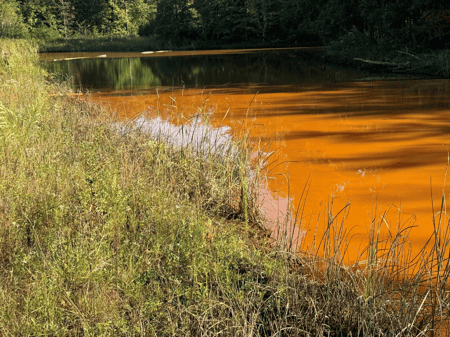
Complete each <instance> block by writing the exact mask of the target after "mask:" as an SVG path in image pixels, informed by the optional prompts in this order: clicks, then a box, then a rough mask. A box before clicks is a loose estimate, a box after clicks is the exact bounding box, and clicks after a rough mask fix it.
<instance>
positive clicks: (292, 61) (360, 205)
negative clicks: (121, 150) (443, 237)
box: [52, 49, 450, 259]
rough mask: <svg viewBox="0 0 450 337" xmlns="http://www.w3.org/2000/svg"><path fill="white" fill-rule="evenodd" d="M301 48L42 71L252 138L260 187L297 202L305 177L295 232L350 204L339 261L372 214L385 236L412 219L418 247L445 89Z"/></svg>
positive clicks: (124, 108)
mask: <svg viewBox="0 0 450 337" xmlns="http://www.w3.org/2000/svg"><path fill="white" fill-rule="evenodd" d="M311 52H313V51H311V50H308V53H306V54H303V51H302V50H299V49H295V50H276V51H259V52H251V51H246V52H239V51H236V52H235V53H233V52H230V51H227V52H223V53H222V52H221V53H217V54H210V55H195V54H191V55H183V56H181V55H176V56H173V55H172V56H157V57H145V58H135V57H134V58H117V59H114V58H112V59H105V58H98V59H77V60H71V61H57V62H53V63H52V65H53V66H54V67H55V68H54V69H59V70H61V71H64V72H66V73H68V74H72V75H73V76H74V79H73V83H74V85H75V86H76V87H80V86H83V88H85V89H86V88H87V89H89V90H90V91H91V92H92V93H91V94H90V97H91V98H92V99H93V100H95V101H97V102H100V103H102V104H104V105H108V106H111V107H112V108H114V109H115V110H117V111H118V113H119V114H120V116H121V117H122V118H130V117H134V116H136V115H138V114H140V113H142V112H144V111H147V112H150V113H155V112H159V114H160V115H162V116H164V117H168V116H175V117H178V118H179V120H184V119H186V118H190V117H192V116H194V115H196V114H199V113H207V114H209V116H210V119H211V123H213V124H214V125H216V126H220V125H227V126H230V127H231V128H232V129H233V130H240V129H242V128H243V127H245V128H249V129H250V131H251V135H252V137H253V138H252V139H253V140H255V141H256V140H258V139H261V140H262V142H266V143H270V149H272V150H276V154H275V155H274V156H272V158H271V160H270V162H269V163H270V165H269V166H268V170H269V171H270V173H269V177H270V178H274V179H269V186H270V187H271V189H272V191H276V192H277V193H280V194H281V195H283V194H284V195H286V194H287V192H288V186H289V190H290V192H291V194H292V195H293V196H294V198H293V200H294V203H295V204H297V203H298V202H299V201H300V196H301V194H302V191H303V189H304V186H305V184H306V183H307V181H308V179H310V180H309V181H310V188H309V193H308V197H307V199H306V205H305V208H304V211H303V213H302V226H303V228H307V227H308V226H309V227H310V228H314V227H315V226H316V224H317V223H319V224H322V223H323V222H324V221H325V219H326V215H325V213H326V209H327V207H329V205H330V203H331V201H333V204H334V206H333V207H334V212H335V214H337V213H338V211H339V210H341V209H342V208H343V207H344V206H345V205H347V203H348V202H350V205H351V206H350V209H349V210H350V211H349V213H348V214H347V213H345V227H346V228H347V229H348V230H349V231H350V230H351V233H353V234H354V236H353V237H352V245H353V246H354V249H353V248H351V250H352V251H350V259H351V258H352V256H356V253H355V252H356V251H357V250H358V249H359V248H360V244H361V243H362V244H364V242H365V241H366V240H367V227H368V226H370V224H371V223H372V222H373V221H374V219H375V221H377V222H382V223H384V226H385V227H386V228H388V227H389V228H391V229H394V228H395V227H396V226H398V225H399V224H402V225H405V226H406V225H412V224H414V225H415V226H417V228H415V229H414V230H413V231H412V232H411V237H412V240H413V244H414V247H415V249H416V250H417V249H419V248H420V247H422V245H423V244H424V243H425V241H426V240H427V238H428V236H429V235H430V234H431V232H432V230H433V228H432V221H431V219H432V216H433V212H432V208H431V194H433V198H434V203H435V205H438V204H439V203H440V201H441V192H442V190H443V186H444V178H445V173H446V166H447V162H448V153H449V151H450V149H449V144H450V126H449V125H450V96H449V94H450V91H449V90H450V82H449V81H448V80H417V79H402V80H382V81H364V80H363V79H364V78H366V77H367V76H373V75H370V74H364V73H361V72H358V71H348V70H343V69H339V68H334V67H330V66H327V65H324V64H321V63H320V62H318V61H316V59H315V58H314V57H312V56H311V55H312V54H311ZM105 62H106V63H105ZM107 62H110V63H107ZM112 64H114V65H115V66H112ZM127 74H128V75H127ZM275 159H276V160H275ZM272 161H273V162H272ZM286 176H288V177H289V179H288V180H289V181H287V179H286ZM446 193H447V192H446ZM387 210H389V211H388V212H387ZM398 210H401V213H399V212H398ZM386 212H387V213H386ZM435 212H436V210H435ZM342 214H343V213H342ZM319 234H320V233H319Z"/></svg>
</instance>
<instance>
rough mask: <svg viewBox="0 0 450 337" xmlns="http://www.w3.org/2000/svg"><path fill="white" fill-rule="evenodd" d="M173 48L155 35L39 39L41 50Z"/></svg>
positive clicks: (136, 50)
mask: <svg viewBox="0 0 450 337" xmlns="http://www.w3.org/2000/svg"><path fill="white" fill-rule="evenodd" d="M161 49H172V44H171V43H169V42H163V41H159V40H157V39H156V38H155V37H153V36H150V37H140V36H125V37H117V36H116V37H83V38H70V39H62V38H59V39H53V40H49V41H39V51H40V52H98V51H99V50H100V51H105V52H106V51H109V52H142V51H146V50H161Z"/></svg>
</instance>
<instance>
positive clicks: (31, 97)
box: [0, 40, 450, 336]
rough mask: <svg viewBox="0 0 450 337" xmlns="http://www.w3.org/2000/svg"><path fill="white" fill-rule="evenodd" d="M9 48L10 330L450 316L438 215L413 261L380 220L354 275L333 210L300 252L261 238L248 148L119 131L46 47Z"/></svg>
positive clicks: (5, 240)
mask: <svg viewBox="0 0 450 337" xmlns="http://www.w3.org/2000/svg"><path fill="white" fill-rule="evenodd" d="M0 42H1V43H0V46H1V47H0V48H1V49H0V102H1V104H0V192H1V193H0V335H2V336H38V335H45V336H46V335H51V336H81V335H85V336H185V335H186V336H216V335H217V336H218V335H222V336H319V335H327V336H328V335H329V336H348V335H350V334H351V335H352V336H418V335H427V334H430V331H431V330H432V329H434V328H436V327H437V326H438V324H439V319H442V320H446V319H447V315H448V308H449V299H448V295H447V290H448V285H447V283H448V275H449V274H450V272H449V270H450V269H449V267H448V266H447V261H448V252H449V248H448V245H449V242H450V239H449V234H448V230H447V228H448V227H447V221H445V222H444V218H442V219H441V220H440V221H439V219H438V218H437V220H436V235H435V236H434V237H433V238H431V240H430V248H428V249H426V250H424V253H423V254H422V255H421V256H420V257H419V258H418V259H417V260H413V259H411V257H408V254H407V253H408V250H407V249H406V248H405V247H407V242H408V241H407V239H406V234H407V231H408V228H406V229H405V230H401V229H400V230H399V231H398V233H397V234H392V236H390V237H389V236H388V237H386V238H384V240H382V237H381V236H380V235H379V230H378V229H379V228H380V226H382V225H383V224H382V223H380V224H377V223H376V222H374V226H373V227H372V231H371V232H370V235H371V237H372V241H371V244H370V245H369V247H367V249H366V250H364V252H363V254H362V255H361V261H360V264H359V268H350V267H347V266H345V265H344V264H343V256H344V255H343V254H345V250H346V249H347V246H346V240H347V237H346V233H345V229H344V227H343V222H342V218H341V217H342V216H343V213H345V210H344V211H341V212H335V211H334V210H333V207H332V204H331V205H329V207H328V217H327V218H326V219H325V222H324V226H325V229H326V230H325V235H324V237H323V238H317V239H316V240H315V244H314V245H313V246H312V247H311V248H310V249H308V250H304V251H303V252H302V253H298V254H294V253H293V251H292V247H291V242H292V238H289V235H287V236H286V235H284V234H283V236H284V237H283V240H281V239H280V241H278V242H275V243H274V244H269V239H268V238H267V236H266V235H265V231H264V230H263V229H261V228H263V227H264V219H263V218H262V217H261V215H260V214H261V213H260V212H259V209H258V202H257V196H256V195H255V191H256V189H257V184H258V181H257V178H255V177H258V175H250V169H252V170H258V167H257V166H253V167H251V166H250V164H249V163H250V160H249V156H250V154H251V151H250V149H248V148H247V147H246V142H245V141H244V142H242V143H240V144H239V143H238V144H236V148H239V149H240V152H239V153H240V155H237V156H224V157H223V158H221V160H217V158H216V157H214V156H198V155H196V152H195V149H183V150H181V149H179V148H175V147H173V146H170V145H169V144H167V143H165V142H164V141H155V140H150V139H149V137H148V136H147V135H146V134H144V133H142V132H139V130H132V131H130V132H128V133H121V132H118V131H117V124H116V123H117V122H116V121H115V120H114V119H113V118H112V117H109V116H108V115H107V114H106V113H105V111H103V110H102V108H101V107H99V106H96V105H94V104H90V103H86V102H82V101H80V100H77V99H73V98H70V95H65V93H67V89H66V88H65V86H64V85H63V84H59V83H51V82H50V81H49V79H48V78H49V77H48V76H47V74H46V73H45V72H44V71H43V70H42V69H41V68H40V67H39V64H38V58H37V55H36V46H34V45H32V44H31V43H29V42H26V41H13V40H1V41H0ZM54 93H57V95H54ZM49 94H53V95H49ZM261 160H262V161H264V158H262V159H261ZM338 214H339V215H338ZM440 214H444V213H443V212H441V213H440ZM300 218H301V214H297V216H295V217H294V219H293V220H292V221H291V222H290V224H287V225H286V226H285V227H284V230H280V233H288V232H289V229H290V227H289V226H292V225H293V224H294V223H295V222H296V221H299V219H300ZM438 240H440V241H438ZM289 248H291V249H289ZM363 260H365V261H363ZM405 266H406V267H407V268H405ZM408 268H409V269H408ZM439 268H440V269H439ZM394 281H395V282H394Z"/></svg>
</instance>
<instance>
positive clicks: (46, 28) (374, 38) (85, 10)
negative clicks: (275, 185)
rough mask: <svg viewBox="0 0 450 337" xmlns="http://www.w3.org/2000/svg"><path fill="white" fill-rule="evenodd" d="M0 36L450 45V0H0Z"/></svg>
mask: <svg viewBox="0 0 450 337" xmlns="http://www.w3.org/2000/svg"><path fill="white" fill-rule="evenodd" d="M0 23H1V32H0V36H8V37H24V36H30V37H35V38H41V39H47V40H48V39H52V38H69V37H87V36H128V35H155V36H158V37H160V38H161V39H169V40H171V41H173V42H174V43H177V42H180V41H189V40H202V41H212V42H224V43H239V42H244V43H245V42H246V41H248V42H249V44H251V43H253V42H255V41H256V42H263V43H267V44H270V43H277V44H288V45H295V44H297V45H302V44H312V43H315V44H330V43H331V42H333V41H338V40H339V39H342V37H343V36H346V35H348V34H349V33H350V32H353V34H354V35H355V34H356V35H358V34H360V37H361V36H362V37H363V39H364V42H365V43H369V44H376V45H379V46H384V47H385V48H392V47H399V46H402V47H406V48H409V50H421V49H424V48H433V49H439V48H444V47H448V45H449V42H450V5H449V3H448V0H89V1H88V0H0Z"/></svg>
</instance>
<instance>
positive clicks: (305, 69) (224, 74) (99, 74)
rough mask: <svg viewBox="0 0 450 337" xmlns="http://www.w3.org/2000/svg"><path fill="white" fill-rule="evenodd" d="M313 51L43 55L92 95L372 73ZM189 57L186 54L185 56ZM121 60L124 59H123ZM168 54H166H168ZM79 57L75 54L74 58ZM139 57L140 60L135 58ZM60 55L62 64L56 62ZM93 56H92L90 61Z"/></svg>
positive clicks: (307, 80)
mask: <svg viewBox="0 0 450 337" xmlns="http://www.w3.org/2000/svg"><path fill="white" fill-rule="evenodd" d="M321 53H323V50H321V49H317V48H316V49H314V48H297V49H275V50H263V51H261V50H257V51H245V52H243V51H240V50H235V51H233V50H232V51H230V50H227V51H216V52H215V53H214V54H211V53H209V52H208V54H206V55H205V54H204V53H203V52H201V51H200V52H189V53H186V52H184V53H183V52H168V53H159V54H157V56H155V55H151V56H149V55H143V54H138V53H136V54H133V55H132V57H129V56H128V55H127V54H119V53H115V54H111V53H110V54H106V57H103V58H99V57H98V55H99V54H98V53H97V54H93V53H92V54H83V55H87V56H83V57H84V58H81V59H70V60H65V59H67V58H74V55H75V54H70V53H68V54H60V55H55V54H42V55H41V57H42V58H43V59H51V61H44V62H45V64H46V67H47V68H48V70H49V71H50V72H52V73H57V74H59V75H61V76H63V77H70V79H71V82H72V85H73V87H74V88H77V89H83V90H91V91H109V90H141V89H149V88H154V87H158V86H173V87H180V86H186V87H193V88H202V87H211V86H223V85H231V86H236V85H248V84H257V85H261V84H263V85H268V86H271V85H273V86H279V85H295V84H300V83H312V82H340V81H352V80H360V79H364V78H365V77H366V76H368V74H364V73H363V72H360V71H354V70H348V69H343V68H339V67H335V66H330V65H327V64H324V63H323V62H321V55H322V54H321ZM186 54H187V55H186ZM121 55H122V56H123V57H120V56H121ZM166 55H168V56H166ZM75 56H76V55H75ZM136 56H141V57H136ZM55 57H59V60H58V61H53V59H54V58H55ZM89 57H92V58H89Z"/></svg>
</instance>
